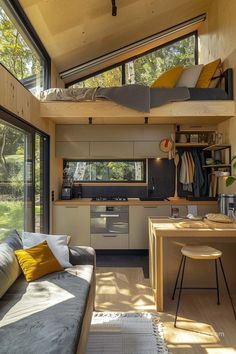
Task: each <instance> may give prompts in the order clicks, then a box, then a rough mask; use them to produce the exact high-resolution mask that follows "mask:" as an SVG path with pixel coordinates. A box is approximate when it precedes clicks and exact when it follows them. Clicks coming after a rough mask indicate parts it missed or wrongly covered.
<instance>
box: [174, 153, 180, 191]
mask: <svg viewBox="0 0 236 354" xmlns="http://www.w3.org/2000/svg"><path fill="white" fill-rule="evenodd" d="M174 164H175V195H174V197H175V198H179V197H178V164H179V154H178V153H177V152H176V154H175V157H174Z"/></svg>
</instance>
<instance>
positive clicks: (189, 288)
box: [176, 287, 217, 290]
mask: <svg viewBox="0 0 236 354" xmlns="http://www.w3.org/2000/svg"><path fill="white" fill-rule="evenodd" d="M176 289H180V288H176ZM192 289H196V290H217V288H195V287H194V288H191V287H188V288H184V287H182V290H192Z"/></svg>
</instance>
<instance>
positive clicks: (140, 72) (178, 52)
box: [73, 33, 197, 87]
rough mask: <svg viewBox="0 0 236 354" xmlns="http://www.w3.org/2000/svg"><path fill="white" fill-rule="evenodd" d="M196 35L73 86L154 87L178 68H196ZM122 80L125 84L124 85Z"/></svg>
mask: <svg viewBox="0 0 236 354" xmlns="http://www.w3.org/2000/svg"><path fill="white" fill-rule="evenodd" d="M196 46H197V42H196V34H195V33H192V34H190V35H189V36H186V37H184V38H182V39H179V40H176V41H174V42H172V43H170V44H166V45H165V46H163V47H161V48H157V49H156V50H152V51H151V52H149V53H147V54H143V55H140V56H138V57H137V58H134V59H132V60H129V61H127V62H126V63H125V64H124V65H119V66H117V67H115V68H113V69H111V70H107V71H104V72H103V73H100V74H97V75H94V76H91V77H90V78H88V79H86V80H81V81H79V82H78V83H76V84H74V85H73V86H74V87H98V86H101V87H111V86H121V85H122V84H140V85H147V86H151V84H152V83H153V82H154V81H155V80H156V78H157V77H158V76H159V75H160V74H161V73H163V72H164V71H166V70H168V69H170V68H172V67H174V66H177V65H180V64H182V65H184V66H185V67H187V66H189V65H194V64H195V63H196V62H197V58H196V52H197V51H196ZM122 78H123V82H122Z"/></svg>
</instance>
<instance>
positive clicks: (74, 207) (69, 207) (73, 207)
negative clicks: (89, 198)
mask: <svg viewBox="0 0 236 354" xmlns="http://www.w3.org/2000/svg"><path fill="white" fill-rule="evenodd" d="M65 208H66V209H77V208H78V207H77V206H66V207H65Z"/></svg>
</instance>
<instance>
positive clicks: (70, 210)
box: [53, 205, 90, 246]
mask: <svg viewBox="0 0 236 354" xmlns="http://www.w3.org/2000/svg"><path fill="white" fill-rule="evenodd" d="M53 233H54V234H58V235H59V234H60V235H69V236H71V242H70V245H80V246H90V206H89V205H54V208H53Z"/></svg>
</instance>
